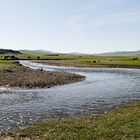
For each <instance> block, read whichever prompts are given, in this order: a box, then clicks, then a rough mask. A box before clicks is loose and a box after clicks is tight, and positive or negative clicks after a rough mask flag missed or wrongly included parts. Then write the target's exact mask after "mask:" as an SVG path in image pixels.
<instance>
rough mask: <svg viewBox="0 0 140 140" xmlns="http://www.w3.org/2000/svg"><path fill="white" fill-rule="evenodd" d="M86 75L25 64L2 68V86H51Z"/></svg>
mask: <svg viewBox="0 0 140 140" xmlns="http://www.w3.org/2000/svg"><path fill="white" fill-rule="evenodd" d="M84 79H85V77H84V76H81V75H77V74H72V73H67V72H46V71H41V70H33V69H30V68H27V67H23V66H15V67H13V68H12V69H6V70H0V86H6V87H22V88H43V87H47V88H50V87H52V86H56V85H63V84H69V83H74V82H78V81H81V80H84Z"/></svg>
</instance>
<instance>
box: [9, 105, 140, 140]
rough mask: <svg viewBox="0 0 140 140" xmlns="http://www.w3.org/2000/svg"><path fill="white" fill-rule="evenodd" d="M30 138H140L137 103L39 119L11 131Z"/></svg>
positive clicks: (72, 139)
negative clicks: (106, 110) (89, 113)
mask: <svg viewBox="0 0 140 140" xmlns="http://www.w3.org/2000/svg"><path fill="white" fill-rule="evenodd" d="M17 134H20V137H28V138H31V139H33V140H37V139H41V140H139V139H140V102H135V103H130V104H128V105H124V106H121V107H118V108H117V109H115V110H113V111H111V112H109V113H106V114H102V115H98V116H97V115H96V116H95V115H92V116H87V117H80V118H66V119H62V120H50V121H44V122H38V123H35V124H33V125H32V126H30V127H28V128H24V129H22V130H19V131H17V133H10V134H9V135H12V136H13V137H16V136H17Z"/></svg>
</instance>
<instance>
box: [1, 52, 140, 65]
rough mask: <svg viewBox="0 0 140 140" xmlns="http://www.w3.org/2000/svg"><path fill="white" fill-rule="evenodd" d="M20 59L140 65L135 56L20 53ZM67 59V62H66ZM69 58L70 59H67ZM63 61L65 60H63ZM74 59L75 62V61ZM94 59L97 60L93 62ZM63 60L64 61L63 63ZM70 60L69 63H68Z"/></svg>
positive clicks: (84, 63) (18, 56)
mask: <svg viewBox="0 0 140 140" xmlns="http://www.w3.org/2000/svg"><path fill="white" fill-rule="evenodd" d="M7 55H8V56H11V55H13V54H4V55H2V54H1V55H0V59H4V56H7ZM14 56H15V57H17V58H19V59H27V60H29V59H38V56H39V57H40V59H50V60H54V61H55V60H59V61H60V64H62V65H65V64H67V65H68V64H75V62H76V65H77V66H98V65H100V66H101V65H102V66H105V65H106V66H115V65H116V66H119V65H120V67H122V66H135V67H140V57H138V60H133V58H134V57H133V56H93V55H74V54H33V53H32V54H18V55H14ZM29 57H30V58H29ZM64 60H65V62H64ZM67 60H69V61H67ZM62 61H63V62H62ZM73 61H74V63H73ZM93 61H96V63H95V62H93ZM61 62H62V63H61ZM68 62H69V63H68Z"/></svg>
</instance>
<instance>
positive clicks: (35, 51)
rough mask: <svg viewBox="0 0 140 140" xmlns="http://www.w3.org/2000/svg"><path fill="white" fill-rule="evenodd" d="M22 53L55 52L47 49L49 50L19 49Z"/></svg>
mask: <svg viewBox="0 0 140 140" xmlns="http://www.w3.org/2000/svg"><path fill="white" fill-rule="evenodd" d="M19 51H20V52H21V53H24V54H52V53H54V52H52V51H47V50H19Z"/></svg>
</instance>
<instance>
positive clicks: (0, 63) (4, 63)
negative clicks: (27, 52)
mask: <svg viewBox="0 0 140 140" xmlns="http://www.w3.org/2000/svg"><path fill="white" fill-rule="evenodd" d="M17 65H20V64H19V63H18V62H16V61H12V60H0V70H3V69H9V68H11V67H13V66H17Z"/></svg>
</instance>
